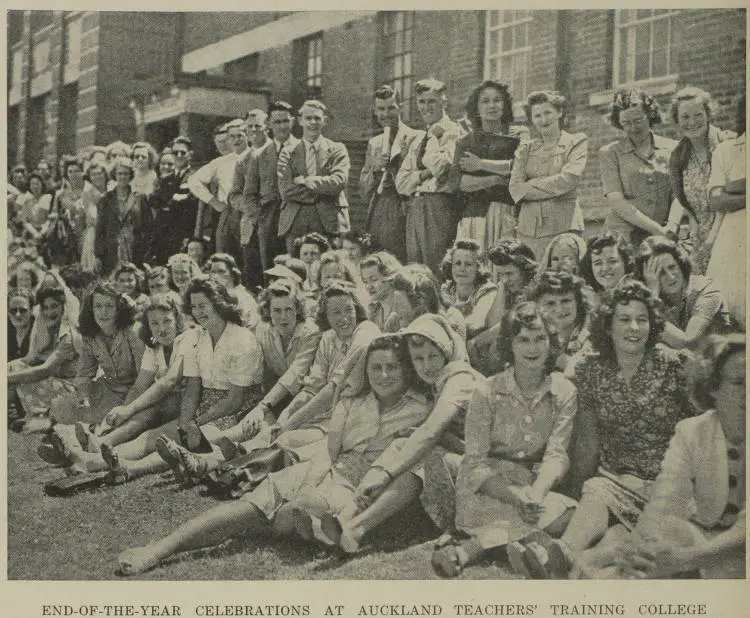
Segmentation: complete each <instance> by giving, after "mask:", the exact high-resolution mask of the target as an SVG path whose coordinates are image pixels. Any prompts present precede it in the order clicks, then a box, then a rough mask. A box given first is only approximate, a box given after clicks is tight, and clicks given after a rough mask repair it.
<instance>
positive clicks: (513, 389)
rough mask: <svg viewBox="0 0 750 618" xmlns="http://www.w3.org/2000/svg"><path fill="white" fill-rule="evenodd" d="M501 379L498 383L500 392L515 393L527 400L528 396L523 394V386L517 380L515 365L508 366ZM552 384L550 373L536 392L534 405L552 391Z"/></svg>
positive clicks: (519, 397)
mask: <svg viewBox="0 0 750 618" xmlns="http://www.w3.org/2000/svg"><path fill="white" fill-rule="evenodd" d="M500 378H501V379H500V380H498V381H497V383H496V388H497V390H498V392H500V393H504V394H506V395H514V396H515V397H516V398H518V399H521V400H526V398H525V397H524V396H523V393H521V388H520V387H519V386H518V382H516V372H515V369H513V367H508V369H506V370H505V371H504V372H503V373H502V374H501V375H500ZM550 385H551V378H550V376H549V374H548V375H547V376H545V378H544V381H543V382H542V385H541V386H540V387H539V389H538V390H537V392H536V395H535V396H534V401H533V404H532V405H535V404H536V402H537V401H539V399H541V398H542V397H543V396H544V395H546V394H547V393H548V392H549V391H550Z"/></svg>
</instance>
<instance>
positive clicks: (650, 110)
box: [609, 88, 661, 129]
mask: <svg viewBox="0 0 750 618" xmlns="http://www.w3.org/2000/svg"><path fill="white" fill-rule="evenodd" d="M634 107H640V108H641V109H642V110H643V113H644V114H646V118H647V119H648V126H649V127H653V126H654V125H655V124H659V123H661V110H660V109H659V103H657V101H656V99H654V97H652V96H651V95H650V94H647V93H646V92H644V91H643V90H641V89H640V88H621V89H620V90H618V91H617V92H615V94H614V97H613V98H612V109H611V111H610V114H609V121H610V122H611V123H612V126H613V127H615V128H616V129H622V124H620V114H621V113H622V112H624V111H625V110H626V109H632V108H634Z"/></svg>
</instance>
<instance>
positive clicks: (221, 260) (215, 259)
mask: <svg viewBox="0 0 750 618" xmlns="http://www.w3.org/2000/svg"><path fill="white" fill-rule="evenodd" d="M214 264H224V265H226V267H227V269H228V270H229V274H230V275H231V277H232V284H233V285H239V284H240V281H242V271H241V270H240V269H239V268H237V261H236V260H235V259H234V257H232V256H231V255H230V254H229V253H214V254H213V255H212V256H211V257H210V258H208V260H207V261H206V263H205V264H204V265H203V268H204V269H205V270H206V272H207V273H208V274H211V268H212V266H213V265H214Z"/></svg>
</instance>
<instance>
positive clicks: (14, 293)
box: [7, 286, 36, 307]
mask: <svg viewBox="0 0 750 618" xmlns="http://www.w3.org/2000/svg"><path fill="white" fill-rule="evenodd" d="M13 298H25V299H26V300H27V301H28V303H29V307H33V306H34V304H35V303H36V295H35V294H34V292H32V291H31V290H27V289H26V288H17V287H13V286H11V287H10V288H8V295H7V302H8V305H10V301H11V300H12V299H13Z"/></svg>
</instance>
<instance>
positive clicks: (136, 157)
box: [133, 154, 148, 161]
mask: <svg viewBox="0 0 750 618" xmlns="http://www.w3.org/2000/svg"><path fill="white" fill-rule="evenodd" d="M133 159H134V160H135V159H143V160H144V161H145V160H147V159H148V155H144V154H137V155H133Z"/></svg>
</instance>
